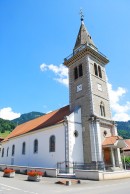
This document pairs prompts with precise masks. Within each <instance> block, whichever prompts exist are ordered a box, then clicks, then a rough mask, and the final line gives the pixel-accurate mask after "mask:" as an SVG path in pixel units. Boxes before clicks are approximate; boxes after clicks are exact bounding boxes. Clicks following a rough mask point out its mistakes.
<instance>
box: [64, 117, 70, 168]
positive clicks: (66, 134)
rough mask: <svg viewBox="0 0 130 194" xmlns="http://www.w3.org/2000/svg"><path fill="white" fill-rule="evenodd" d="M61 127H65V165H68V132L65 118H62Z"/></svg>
mask: <svg viewBox="0 0 130 194" xmlns="http://www.w3.org/2000/svg"><path fill="white" fill-rule="evenodd" d="M63 125H64V127H65V165H68V162H69V132H68V119H67V116H66V117H65V118H64V121H63ZM66 162H67V164H66ZM66 167H67V166H66Z"/></svg>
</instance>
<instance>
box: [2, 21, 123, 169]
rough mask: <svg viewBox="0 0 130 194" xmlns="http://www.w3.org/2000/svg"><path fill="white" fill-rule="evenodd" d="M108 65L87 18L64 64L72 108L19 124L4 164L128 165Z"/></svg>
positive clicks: (5, 145) (4, 146) (6, 143)
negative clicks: (112, 103)
mask: <svg viewBox="0 0 130 194" xmlns="http://www.w3.org/2000/svg"><path fill="white" fill-rule="evenodd" d="M108 62H109V60H108V59H107V57H106V56H104V55H103V54H102V53H101V52H99V50H98V49H97V47H96V46H95V44H94V42H93V40H92V38H91V36H90V35H89V33H88V31H87V30H86V27H85V25H84V21H83V17H81V26H80V29H79V33H78V36H77V39H76V43H75V46H74V49H73V53H72V54H71V55H70V56H69V57H67V58H65V60H64V65H65V66H66V67H68V68H69V93H70V105H69V106H66V107H63V108H61V109H59V110H57V111H53V112H51V113H49V114H47V115H44V116H41V117H39V118H37V119H34V120H32V121H29V122H27V123H24V124H22V125H19V126H17V127H16V129H14V131H13V132H12V133H11V134H10V135H9V136H8V137H7V138H6V139H5V140H4V141H3V144H2V155H1V163H4V164H15V165H27V166H42V167H50V168H53V167H57V163H60V164H64V168H68V167H69V166H71V164H72V163H77V165H78V164H79V165H80V167H81V166H83V164H84V163H89V165H92V166H95V167H97V168H100V169H104V167H105V166H107V165H110V166H113V167H116V166H118V167H122V162H121V157H120V148H122V147H124V146H125V143H124V141H123V140H122V139H121V138H120V137H118V134H117V128H116V125H115V122H114V121H113V120H112V117H111V110H110V101H109V95H108V89H107V79H106V72H105V65H106V64H107V63H108ZM85 165H86V164H85Z"/></svg>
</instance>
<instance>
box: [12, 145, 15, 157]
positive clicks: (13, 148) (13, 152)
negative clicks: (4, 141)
mask: <svg viewBox="0 0 130 194" xmlns="http://www.w3.org/2000/svg"><path fill="white" fill-rule="evenodd" d="M14 154H15V145H12V156H14Z"/></svg>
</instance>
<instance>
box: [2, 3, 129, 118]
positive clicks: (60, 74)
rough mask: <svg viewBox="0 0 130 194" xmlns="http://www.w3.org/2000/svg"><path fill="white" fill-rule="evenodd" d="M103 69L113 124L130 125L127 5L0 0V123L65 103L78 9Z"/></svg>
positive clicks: (50, 109) (49, 109) (78, 22)
mask: <svg viewBox="0 0 130 194" xmlns="http://www.w3.org/2000/svg"><path fill="white" fill-rule="evenodd" d="M81 8H82V10H83V13H84V23H85V25H86V28H87V30H88V31H89V33H90V34H91V36H92V39H93V41H94V43H95V45H96V46H97V48H98V49H99V51H101V52H102V53H103V54H105V55H106V56H107V57H108V58H109V60H110V62H109V64H108V65H107V66H106V72H107V77H108V88H109V95H110V100H111V109H112V115H113V119H114V120H116V121H127V120H130V72H129V70H130V60H129V57H130V37H129V36H130V11H129V10H130V0H114V1H113V0H105V1H104V0H91V1H88V0H19V1H18V0H0V83H1V84H0V118H3V119H9V120H12V119H14V118H17V117H19V116H20V115H21V114H23V113H28V112H31V111H39V112H43V113H47V112H50V111H52V110H55V109H59V108H60V107H63V106H65V105H67V104H69V88H68V70H67V69H66V68H65V67H64V66H63V62H64V58H65V57H67V56H68V55H70V54H71V53H72V51H73V47H74V44H75V41H76V37H77V34H78V31H79V27H80V14H79V13H80V9H81Z"/></svg>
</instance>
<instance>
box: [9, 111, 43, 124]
mask: <svg viewBox="0 0 130 194" xmlns="http://www.w3.org/2000/svg"><path fill="white" fill-rule="evenodd" d="M42 115H45V113H41V112H35V111H32V112H29V113H25V114H22V115H21V116H20V117H19V118H17V119H13V120H12V122H13V123H15V124H16V125H20V124H22V123H25V122H27V121H30V120H32V119H35V118H37V117H40V116H42Z"/></svg>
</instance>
